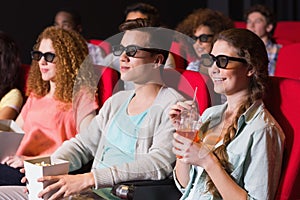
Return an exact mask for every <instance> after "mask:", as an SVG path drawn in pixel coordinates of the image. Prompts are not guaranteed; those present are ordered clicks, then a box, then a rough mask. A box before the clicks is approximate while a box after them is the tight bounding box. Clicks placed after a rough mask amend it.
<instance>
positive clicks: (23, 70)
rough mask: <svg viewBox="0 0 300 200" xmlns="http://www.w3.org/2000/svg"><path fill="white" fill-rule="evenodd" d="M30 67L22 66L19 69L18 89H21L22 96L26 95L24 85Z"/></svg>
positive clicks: (27, 65)
mask: <svg viewBox="0 0 300 200" xmlns="http://www.w3.org/2000/svg"><path fill="white" fill-rule="evenodd" d="M29 70H30V65H29V64H22V65H21V68H20V79H19V81H18V85H19V88H20V89H21V92H22V94H23V96H24V97H25V96H26V95H25V94H26V83H27V77H28V74H29Z"/></svg>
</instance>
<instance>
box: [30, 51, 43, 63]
mask: <svg viewBox="0 0 300 200" xmlns="http://www.w3.org/2000/svg"><path fill="white" fill-rule="evenodd" d="M42 56H43V53H42V52H40V51H32V52H31V58H32V60H37V61H39V60H40V59H41V58H42Z"/></svg>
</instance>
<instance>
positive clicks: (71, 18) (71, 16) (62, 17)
mask: <svg viewBox="0 0 300 200" xmlns="http://www.w3.org/2000/svg"><path fill="white" fill-rule="evenodd" d="M54 26H56V27H60V28H63V29H66V30H75V31H77V32H78V33H80V34H81V33H82V23H81V16H80V14H79V13H78V12H77V11H75V10H67V9H65V10H60V11H58V12H57V13H56V15H55V18H54ZM87 45H88V48H89V54H90V55H91V57H92V59H93V62H94V64H95V65H102V64H103V63H104V58H105V56H106V54H105V51H104V50H103V49H102V48H101V47H99V46H97V45H94V44H92V43H89V42H87Z"/></svg>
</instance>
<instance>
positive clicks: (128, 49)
mask: <svg viewBox="0 0 300 200" xmlns="http://www.w3.org/2000/svg"><path fill="white" fill-rule="evenodd" d="M136 52H137V47H136V46H127V47H126V55H127V56H131V57H133V56H134V55H135V54H136Z"/></svg>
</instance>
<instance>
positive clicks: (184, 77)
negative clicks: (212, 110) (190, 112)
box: [163, 69, 211, 114]
mask: <svg viewBox="0 0 300 200" xmlns="http://www.w3.org/2000/svg"><path fill="white" fill-rule="evenodd" d="M203 76H204V75H201V74H200V73H199V72H195V71H190V70H181V69H176V70H175V69H164V73H163V79H164V82H165V84H166V85H167V86H169V87H172V88H174V89H176V90H177V91H178V92H180V93H181V94H182V95H183V96H184V97H185V98H187V99H188V100H192V99H193V96H194V91H195V89H196V87H197V88H198V89H197V95H196V101H197V103H198V106H199V112H200V114H202V112H203V111H204V110H205V109H206V108H208V107H209V106H211V97H210V93H209V89H208V86H207V84H206V79H205V78H204V77H203Z"/></svg>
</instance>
